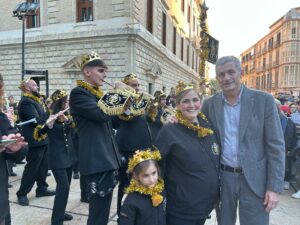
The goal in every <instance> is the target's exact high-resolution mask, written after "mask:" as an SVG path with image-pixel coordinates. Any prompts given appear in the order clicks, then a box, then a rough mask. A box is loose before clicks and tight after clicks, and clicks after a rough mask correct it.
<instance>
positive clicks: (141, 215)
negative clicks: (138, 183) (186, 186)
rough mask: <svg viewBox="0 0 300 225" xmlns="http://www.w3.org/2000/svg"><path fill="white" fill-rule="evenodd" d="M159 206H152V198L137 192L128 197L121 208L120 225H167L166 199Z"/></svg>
mask: <svg viewBox="0 0 300 225" xmlns="http://www.w3.org/2000/svg"><path fill="white" fill-rule="evenodd" d="M162 195H163V197H164V200H163V202H162V203H161V204H160V205H159V206H157V207H154V206H152V201H151V196H149V195H143V194H140V193H137V192H133V193H130V194H128V195H127V196H126V198H125V200H124V203H123V205H122V208H121V213H120V218H119V225H166V224H167V222H166V197H165V193H164V192H163V193H162Z"/></svg>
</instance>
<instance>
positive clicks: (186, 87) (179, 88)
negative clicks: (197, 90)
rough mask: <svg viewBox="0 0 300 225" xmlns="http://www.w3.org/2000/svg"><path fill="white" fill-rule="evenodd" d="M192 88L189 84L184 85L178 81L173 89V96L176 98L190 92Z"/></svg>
mask: <svg viewBox="0 0 300 225" xmlns="http://www.w3.org/2000/svg"><path fill="white" fill-rule="evenodd" d="M193 88H194V86H193V85H191V84H186V83H185V82H184V81H178V84H177V86H176V88H175V96H178V95H179V94H180V93H182V92H183V91H186V90H192V89H193Z"/></svg>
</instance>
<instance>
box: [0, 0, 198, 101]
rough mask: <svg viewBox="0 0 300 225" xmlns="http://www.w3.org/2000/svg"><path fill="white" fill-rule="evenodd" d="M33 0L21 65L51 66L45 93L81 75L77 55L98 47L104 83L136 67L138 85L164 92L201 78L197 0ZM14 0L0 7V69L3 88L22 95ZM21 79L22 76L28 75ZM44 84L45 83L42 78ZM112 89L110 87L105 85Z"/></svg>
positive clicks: (67, 85) (66, 86)
mask: <svg viewBox="0 0 300 225" xmlns="http://www.w3.org/2000/svg"><path fill="white" fill-rule="evenodd" d="M27 2H38V3H39V4H40V9H39V10H38V14H37V16H29V17H27V19H26V29H25V69H26V70H48V72H49V87H50V93H51V92H52V91H54V90H55V89H61V88H64V89H66V90H70V89H72V88H73V87H74V86H75V82H76V80H78V79H82V75H81V71H80V69H79V65H78V61H77V59H78V58H77V56H78V55H80V54H84V53H89V52H90V51H95V52H97V53H99V54H100V55H101V57H102V58H103V59H104V60H105V62H106V63H107V65H108V67H109V70H108V78H107V81H108V82H111V83H112V82H114V81H116V80H120V78H121V77H123V76H124V75H126V74H128V73H131V72H133V73H136V74H137V75H138V77H139V78H140V80H141V84H142V89H143V90H144V91H147V92H149V93H153V91H154V90H155V89H163V90H164V91H166V92H167V93H168V91H169V90H170V88H171V87H172V86H174V85H176V83H177V81H178V80H184V81H187V82H193V83H197V82H199V76H198V65H199V57H198V51H199V47H200V46H199V44H198V43H199V33H200V28H199V21H198V19H197V18H198V17H199V10H200V9H199V4H200V3H201V1H200V0H64V1H60V0H27ZM18 3H19V1H17V0H11V1H7V2H6V4H5V5H4V6H3V7H1V9H0V20H1V21H5V23H4V22H2V23H1V24H0V52H1V54H0V73H1V74H2V75H3V76H4V78H5V82H6V92H7V93H8V94H12V95H15V96H16V97H17V96H20V92H19V91H18V90H17V88H16V86H17V84H18V83H19V81H20V80H21V64H22V48H21V46H22V29H21V28H22V21H20V20H18V19H17V18H16V17H12V11H13V9H14V8H15V7H16V5H17V4H18ZM25 77H26V75H25ZM41 88H42V90H43V89H44V86H43V82H41ZM106 88H109V87H106Z"/></svg>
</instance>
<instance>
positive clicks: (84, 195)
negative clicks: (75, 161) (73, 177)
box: [73, 169, 88, 198]
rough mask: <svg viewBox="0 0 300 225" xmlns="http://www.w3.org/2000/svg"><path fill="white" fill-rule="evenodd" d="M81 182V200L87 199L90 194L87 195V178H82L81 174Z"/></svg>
mask: <svg viewBox="0 0 300 225" xmlns="http://www.w3.org/2000/svg"><path fill="white" fill-rule="evenodd" d="M73 170H74V169H73ZM79 179H80V180H79V182H80V191H81V198H87V197H88V193H87V182H86V177H85V176H82V175H81V174H80V178H79Z"/></svg>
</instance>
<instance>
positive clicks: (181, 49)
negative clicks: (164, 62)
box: [181, 38, 183, 61]
mask: <svg viewBox="0 0 300 225" xmlns="http://www.w3.org/2000/svg"><path fill="white" fill-rule="evenodd" d="M181 61H183V38H181Z"/></svg>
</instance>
